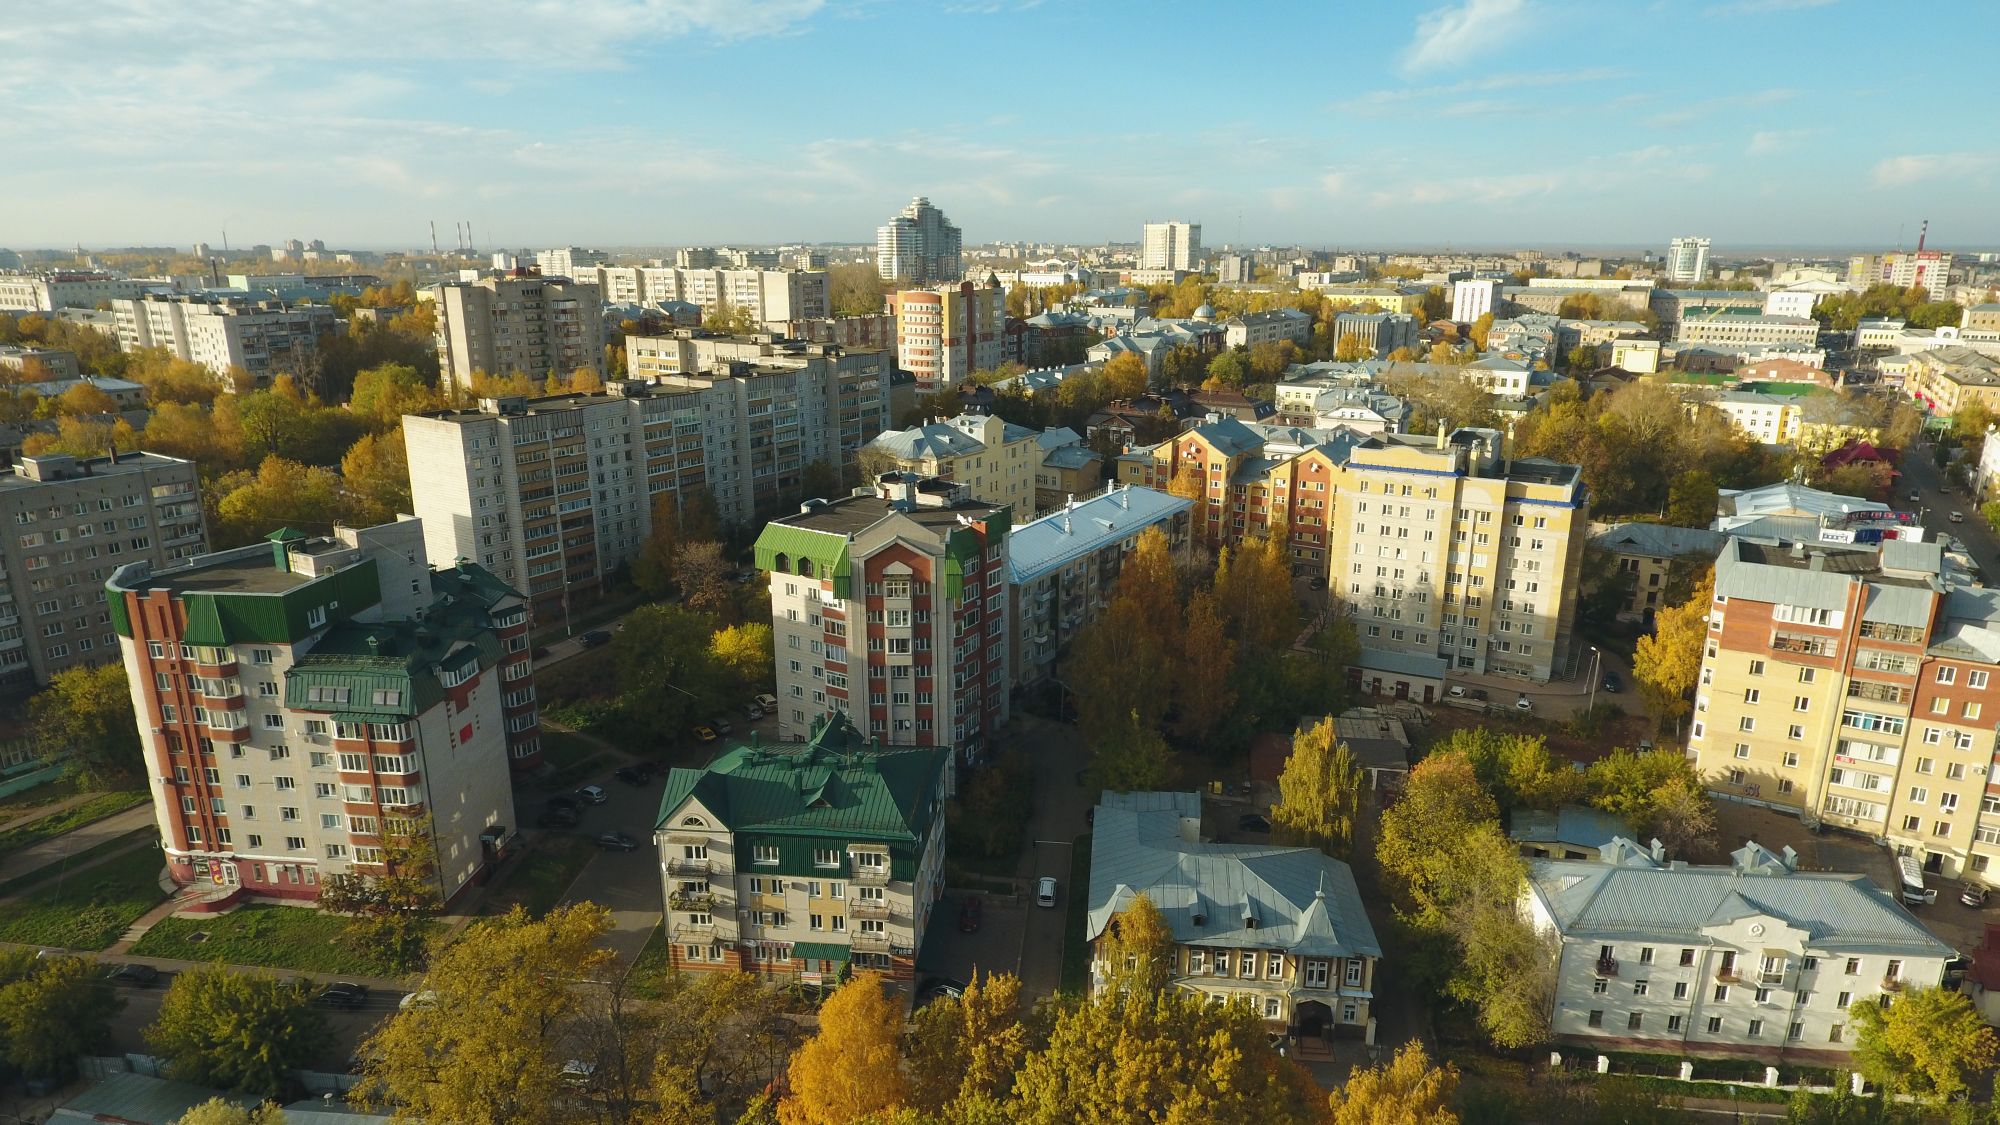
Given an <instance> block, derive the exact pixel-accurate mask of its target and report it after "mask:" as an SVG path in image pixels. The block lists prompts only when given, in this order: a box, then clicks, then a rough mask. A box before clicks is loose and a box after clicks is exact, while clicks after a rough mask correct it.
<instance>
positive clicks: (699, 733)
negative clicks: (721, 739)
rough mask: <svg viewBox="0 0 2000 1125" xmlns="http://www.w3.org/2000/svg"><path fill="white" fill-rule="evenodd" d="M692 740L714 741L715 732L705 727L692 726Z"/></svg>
mask: <svg viewBox="0 0 2000 1125" xmlns="http://www.w3.org/2000/svg"><path fill="white" fill-rule="evenodd" d="M694 740H695V741H696V742H714V741H715V732H714V731H712V730H710V729H709V728H707V727H696V728H694Z"/></svg>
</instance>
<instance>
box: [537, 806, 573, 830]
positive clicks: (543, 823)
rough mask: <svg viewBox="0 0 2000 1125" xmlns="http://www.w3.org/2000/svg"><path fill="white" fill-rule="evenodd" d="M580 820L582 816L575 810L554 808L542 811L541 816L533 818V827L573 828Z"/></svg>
mask: <svg viewBox="0 0 2000 1125" xmlns="http://www.w3.org/2000/svg"><path fill="white" fill-rule="evenodd" d="M582 820H583V814H582V813H580V812H578V811H576V810H575V809H572V808H562V807H556V808H552V809H544V810H543V811H542V815H540V816H538V817H536V818H535V825H536V826H537V827H540V828H575V827H576V826H577V824H578V823H579V822H581V821H582Z"/></svg>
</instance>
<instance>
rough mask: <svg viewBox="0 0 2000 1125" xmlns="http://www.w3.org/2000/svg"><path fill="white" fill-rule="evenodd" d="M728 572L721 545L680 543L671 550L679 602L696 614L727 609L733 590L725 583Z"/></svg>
mask: <svg viewBox="0 0 2000 1125" xmlns="http://www.w3.org/2000/svg"><path fill="white" fill-rule="evenodd" d="M732 569H733V568H732V567H731V566H730V565H729V560H728V559H727V558H725V557H723V554H722V545H721V544H720V543H716V542H714V541H713V540H701V541H696V542H686V541H683V542H682V543H680V544H679V545H678V546H676V547H675V548H674V578H675V584H676V585H678V586H679V587H680V591H681V602H682V604H684V605H686V606H687V607H688V608H689V609H691V610H694V611H695V612H697V613H719V612H722V611H723V610H725V609H727V608H729V605H730V601H731V599H732V598H733V597H734V594H735V589H736V587H735V584H734V583H732V582H730V580H729V575H730V571H731V570H732Z"/></svg>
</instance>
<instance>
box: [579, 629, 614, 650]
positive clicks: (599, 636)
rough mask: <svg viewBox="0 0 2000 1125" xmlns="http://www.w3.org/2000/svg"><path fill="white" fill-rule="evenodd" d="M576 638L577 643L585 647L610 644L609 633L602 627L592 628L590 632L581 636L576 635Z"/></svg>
mask: <svg viewBox="0 0 2000 1125" xmlns="http://www.w3.org/2000/svg"><path fill="white" fill-rule="evenodd" d="M576 640H577V643H578V644H580V645H582V646H583V647H585V648H596V647H597V646H599V645H608V644H610V643H611V634H610V633H607V632H605V631H604V630H602V629H592V630H591V631H590V632H588V633H585V634H584V635H583V636H581V637H578V638H577V639H576Z"/></svg>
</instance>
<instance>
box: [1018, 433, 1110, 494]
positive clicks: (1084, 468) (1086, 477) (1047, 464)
mask: <svg viewBox="0 0 2000 1125" xmlns="http://www.w3.org/2000/svg"><path fill="white" fill-rule="evenodd" d="M1036 440H1037V441H1038V442H1040V444H1041V449H1042V463H1041V465H1040V466H1039V467H1038V468H1036V470H1035V510H1036V511H1038V512H1046V511H1048V510H1049V509H1051V508H1054V507H1056V506H1058V505H1060V504H1061V503H1063V501H1064V500H1065V499H1066V498H1069V497H1074V496H1086V495H1089V494H1090V493H1093V492H1096V491H1097V490H1098V489H1099V488H1100V487H1102V486H1103V484H1104V454H1102V453H1099V452H1098V451H1097V450H1095V449H1092V448H1091V447H1090V446H1088V445H1085V444H1084V443H1083V437H1082V435H1080V434H1078V433H1077V432H1076V431H1075V430H1072V429H1070V428H1069V427H1067V426H1055V427H1051V428H1050V429H1046V430H1043V431H1042V432H1041V434H1040V435H1038V436H1037V438H1036Z"/></svg>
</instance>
